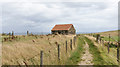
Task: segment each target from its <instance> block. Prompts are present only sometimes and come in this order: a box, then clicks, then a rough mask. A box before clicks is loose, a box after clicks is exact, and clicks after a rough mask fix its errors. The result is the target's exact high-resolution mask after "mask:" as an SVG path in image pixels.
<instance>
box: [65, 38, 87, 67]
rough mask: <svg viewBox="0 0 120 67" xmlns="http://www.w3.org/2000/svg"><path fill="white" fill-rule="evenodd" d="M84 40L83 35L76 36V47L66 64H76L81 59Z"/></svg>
mask: <svg viewBox="0 0 120 67" xmlns="http://www.w3.org/2000/svg"><path fill="white" fill-rule="evenodd" d="M84 44H85V42H84V40H83V37H82V36H81V37H78V43H77V49H75V51H73V52H72V53H71V56H70V57H69V58H68V60H67V62H66V65H76V64H77V63H78V62H80V61H81V57H82V54H83V50H84V48H83V46H84Z"/></svg>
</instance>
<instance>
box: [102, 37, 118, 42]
mask: <svg viewBox="0 0 120 67" xmlns="http://www.w3.org/2000/svg"><path fill="white" fill-rule="evenodd" d="M112 38H113V39H112ZM112 38H111V39H110V41H111V42H115V40H116V41H118V36H112ZM102 40H106V41H109V37H107V36H105V37H103V38H102Z"/></svg>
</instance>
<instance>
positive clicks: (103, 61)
mask: <svg viewBox="0 0 120 67" xmlns="http://www.w3.org/2000/svg"><path fill="white" fill-rule="evenodd" d="M85 39H86V41H87V42H88V44H89V46H90V49H89V50H90V52H91V53H92V54H93V57H94V59H93V62H94V64H95V65H118V62H117V50H116V48H110V52H109V54H108V48H107V46H105V44H103V43H96V42H95V39H93V38H92V37H91V36H88V37H85Z"/></svg>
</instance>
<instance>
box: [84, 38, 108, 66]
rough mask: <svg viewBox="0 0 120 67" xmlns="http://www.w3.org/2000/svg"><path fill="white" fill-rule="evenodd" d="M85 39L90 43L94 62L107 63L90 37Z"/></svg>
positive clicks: (98, 63)
mask: <svg viewBox="0 0 120 67" xmlns="http://www.w3.org/2000/svg"><path fill="white" fill-rule="evenodd" d="M85 40H86V41H87V43H88V45H89V51H90V53H91V54H92V55H93V61H92V62H93V63H94V65H104V64H106V62H105V61H104V59H103V58H102V57H101V53H100V51H99V50H98V48H97V47H96V46H95V45H94V43H93V42H92V41H91V40H90V39H88V38H87V37H85Z"/></svg>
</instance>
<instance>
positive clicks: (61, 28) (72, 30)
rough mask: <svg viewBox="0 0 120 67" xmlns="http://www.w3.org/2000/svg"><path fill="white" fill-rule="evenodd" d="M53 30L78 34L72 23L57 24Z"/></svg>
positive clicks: (57, 32) (55, 32)
mask: <svg viewBox="0 0 120 67" xmlns="http://www.w3.org/2000/svg"><path fill="white" fill-rule="evenodd" d="M51 32H52V34H76V30H75V28H74V26H73V25H72V24H60V25H55V26H54V27H53V29H52V30H51Z"/></svg>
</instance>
